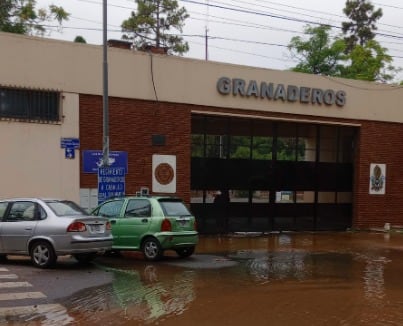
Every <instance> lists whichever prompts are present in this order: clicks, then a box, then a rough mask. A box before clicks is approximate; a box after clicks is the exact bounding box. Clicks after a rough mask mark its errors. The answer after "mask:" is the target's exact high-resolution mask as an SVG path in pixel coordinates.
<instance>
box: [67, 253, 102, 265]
mask: <svg viewBox="0 0 403 326" xmlns="http://www.w3.org/2000/svg"><path fill="white" fill-rule="evenodd" d="M96 256H97V254H96V253H95V252H86V253H82V254H75V255H73V257H74V258H75V259H76V260H77V261H78V262H79V263H80V264H88V263H89V262H91V261H93V260H94V259H95V257H96Z"/></svg>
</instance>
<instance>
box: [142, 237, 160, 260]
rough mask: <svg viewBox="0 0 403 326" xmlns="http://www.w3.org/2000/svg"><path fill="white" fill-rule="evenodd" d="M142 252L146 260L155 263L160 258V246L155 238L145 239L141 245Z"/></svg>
mask: <svg viewBox="0 0 403 326" xmlns="http://www.w3.org/2000/svg"><path fill="white" fill-rule="evenodd" d="M142 251H143V254H144V257H145V259H147V260H151V261H155V260H158V259H160V258H161V256H162V249H161V245H160V243H159V242H158V240H157V239H155V238H147V239H145V240H144V242H143V245H142Z"/></svg>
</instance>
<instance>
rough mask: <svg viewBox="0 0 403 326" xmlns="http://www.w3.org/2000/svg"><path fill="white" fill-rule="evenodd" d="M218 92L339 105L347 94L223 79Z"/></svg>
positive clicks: (219, 82)
mask: <svg viewBox="0 0 403 326" xmlns="http://www.w3.org/2000/svg"><path fill="white" fill-rule="evenodd" d="M217 91H218V92H219V93H220V94H222V95H230V94H232V95H234V96H237V95H240V96H246V97H256V98H262V99H264V98H267V99H269V100H275V101H276V100H282V101H288V102H300V103H312V104H325V105H328V106H330V105H337V106H338V107H343V106H344V105H345V104H346V92H345V91H341V90H338V91H335V90H332V89H326V90H324V89H320V88H310V87H303V86H301V87H298V86H294V85H283V84H274V83H266V82H260V83H258V82H257V81H256V80H250V81H249V82H246V81H245V80H243V79H240V78H232V79H231V78H228V77H221V78H220V79H218V81H217Z"/></svg>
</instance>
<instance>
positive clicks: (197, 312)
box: [60, 233, 403, 325]
mask: <svg viewBox="0 0 403 326" xmlns="http://www.w3.org/2000/svg"><path fill="white" fill-rule="evenodd" d="M402 257H403V235H402V234H398V233H393V234H383V233H336V234H334V233H329V234H310V233H306V234H305V233H304V234H293V233H290V234H270V235H265V236H259V237H241V236H238V237H221V238H219V237H203V238H202V239H201V241H200V244H199V246H198V248H197V251H196V254H195V255H194V256H193V257H191V258H190V259H185V260H183V259H178V258H177V257H176V256H173V255H172V256H168V257H167V258H165V259H164V260H163V261H161V262H158V263H147V262H145V261H144V260H143V259H142V257H141V256H140V255H138V254H134V253H126V254H124V256H123V257H102V258H101V259H99V260H98V261H97V263H96V264H97V267H98V268H102V269H104V270H105V272H107V273H111V274H112V275H113V281H112V283H111V284H107V285H105V286H102V287H97V288H90V289H86V290H83V291H81V292H79V293H75V294H74V295H72V296H70V297H69V298H67V299H66V300H64V301H63V302H60V303H61V304H63V305H64V306H65V307H66V308H67V311H68V313H69V315H70V316H71V317H72V318H73V319H74V324H80V325H89V324H96V323H102V324H103V325H142V324H145V325H146V324H150V325H190V324H192V325H247V324H254V325H401V322H402V320H403V282H402V276H403V259H402Z"/></svg>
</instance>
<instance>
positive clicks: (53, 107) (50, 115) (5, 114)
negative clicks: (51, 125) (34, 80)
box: [0, 87, 60, 121]
mask: <svg viewBox="0 0 403 326" xmlns="http://www.w3.org/2000/svg"><path fill="white" fill-rule="evenodd" d="M0 118H11V119H21V120H35V121H59V120H60V93H59V92H55V91H44V90H30V89H17V88H8V87H0Z"/></svg>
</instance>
